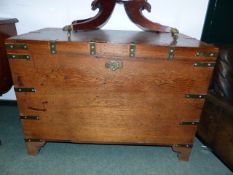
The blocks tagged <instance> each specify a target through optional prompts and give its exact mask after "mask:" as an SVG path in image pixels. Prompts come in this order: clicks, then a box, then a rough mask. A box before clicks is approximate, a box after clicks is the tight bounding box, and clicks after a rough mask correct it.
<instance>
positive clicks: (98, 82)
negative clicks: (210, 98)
mask: <svg viewBox="0 0 233 175" xmlns="http://www.w3.org/2000/svg"><path fill="white" fill-rule="evenodd" d="M5 45H6V48H7V51H8V58H9V62H10V67H11V72H12V77H13V82H14V86H15V92H16V96H17V101H18V106H19V110H20V118H21V121H22V125H23V131H24V136H25V142H26V145H27V149H28V152H29V154H32V155H35V154H36V153H37V151H38V150H39V148H40V147H41V146H43V145H44V143H46V142H48V141H55V142H73V143H100V144H101V143H104V144H142V145H164V146H171V147H172V148H173V150H174V151H176V152H177V153H178V155H179V158H180V160H188V158H189V154H190V151H191V148H192V144H193V138H194V136H195V132H196V127H197V126H196V125H197V123H198V121H199V117H200V114H201V111H202V107H203V103H204V99H205V95H206V93H207V89H208V86H209V80H210V78H211V76H212V70H213V67H214V65H215V61H216V56H217V53H218V49H217V48H215V47H213V46H211V45H207V44H204V43H201V42H199V41H197V40H195V39H192V38H190V37H187V36H185V35H182V34H179V37H178V40H177V42H173V39H172V37H171V36H170V34H168V33H163V34H162V33H160V34H159V33H153V32H136V31H135V32H134V31H111V30H91V31H79V32H73V33H72V35H71V36H70V37H68V36H67V33H66V32H64V31H62V29H56V28H49V29H42V30H39V31H35V32H31V33H28V34H24V35H20V36H16V37H12V38H10V39H8V40H7V41H6V43H5Z"/></svg>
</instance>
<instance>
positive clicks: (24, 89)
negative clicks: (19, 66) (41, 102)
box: [14, 88, 36, 92]
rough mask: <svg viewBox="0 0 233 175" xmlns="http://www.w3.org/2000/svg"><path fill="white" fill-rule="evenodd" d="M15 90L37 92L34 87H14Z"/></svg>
mask: <svg viewBox="0 0 233 175" xmlns="http://www.w3.org/2000/svg"><path fill="white" fill-rule="evenodd" d="M14 89H15V92H36V90H35V89H34V88H14Z"/></svg>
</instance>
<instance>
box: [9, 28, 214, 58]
mask: <svg viewBox="0 0 233 175" xmlns="http://www.w3.org/2000/svg"><path fill="white" fill-rule="evenodd" d="M17 43H18V44H17ZM33 43H34V44H36V45H38V49H40V47H41V46H40V45H44V44H46V48H44V49H47V50H48V53H50V54H59V53H60V52H64V51H65V52H70V53H73V52H75V53H76V54H88V55H92V56H96V57H98V56H114V57H130V58H162V59H164V58H165V59H168V60H172V59H175V58H177V59H184V58H185V59H187V58H209V59H215V58H216V57H217V55H218V49H217V48H216V47H214V46H213V45H209V44H206V43H203V42H200V41H198V40H196V39H194V38H191V37H188V36H185V35H183V34H179V35H178V39H177V41H176V42H174V40H173V38H172V37H171V34H170V33H155V32H140V31H117V30H90V31H79V32H72V33H71V36H70V37H69V36H68V35H67V32H65V31H63V30H62V29H60V28H46V29H41V30H38V31H34V32H30V33H27V34H23V35H19V36H15V37H12V38H10V39H8V40H7V41H6V47H7V48H8V49H9V48H11V47H12V48H21V49H22V47H20V45H22V44H23V45H24V47H25V45H26V49H30V45H31V44H33Z"/></svg>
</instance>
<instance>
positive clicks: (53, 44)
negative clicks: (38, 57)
mask: <svg viewBox="0 0 233 175" xmlns="http://www.w3.org/2000/svg"><path fill="white" fill-rule="evenodd" d="M49 48H50V53H51V54H53V55H54V54H56V53H57V46H56V41H49Z"/></svg>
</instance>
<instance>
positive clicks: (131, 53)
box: [129, 43, 136, 57]
mask: <svg viewBox="0 0 233 175" xmlns="http://www.w3.org/2000/svg"><path fill="white" fill-rule="evenodd" d="M135 56H136V44H135V43H131V44H130V46H129V57H135Z"/></svg>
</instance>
